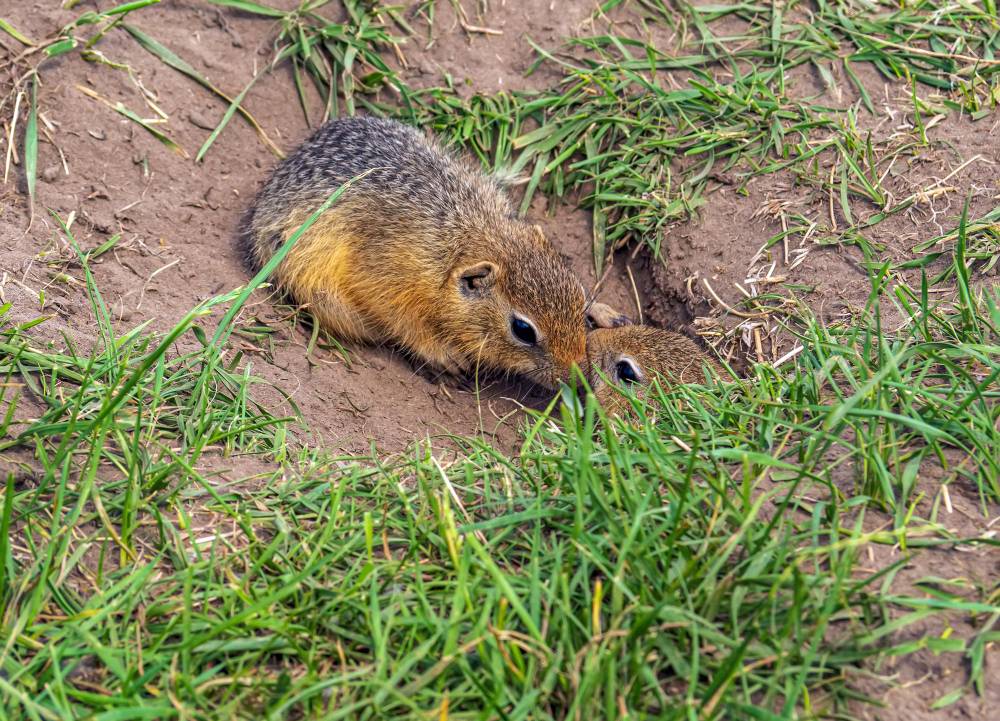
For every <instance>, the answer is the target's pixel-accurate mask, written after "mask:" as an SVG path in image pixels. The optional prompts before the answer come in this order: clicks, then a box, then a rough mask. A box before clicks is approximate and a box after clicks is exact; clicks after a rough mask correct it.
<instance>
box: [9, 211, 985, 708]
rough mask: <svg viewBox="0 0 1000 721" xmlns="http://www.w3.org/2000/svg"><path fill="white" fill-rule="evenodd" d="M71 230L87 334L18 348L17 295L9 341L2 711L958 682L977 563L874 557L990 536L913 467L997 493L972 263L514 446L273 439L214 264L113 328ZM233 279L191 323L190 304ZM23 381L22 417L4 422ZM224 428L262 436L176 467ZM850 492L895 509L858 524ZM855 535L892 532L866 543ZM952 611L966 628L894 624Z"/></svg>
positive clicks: (795, 690)
mask: <svg viewBox="0 0 1000 721" xmlns="http://www.w3.org/2000/svg"><path fill="white" fill-rule="evenodd" d="M67 231H68V229H67ZM967 236H968V233H967V228H966V227H965V226H962V227H960V228H959V231H958V234H957V237H958V239H959V240H958V243H957V247H956V254H955V257H954V260H953V263H954V264H955V265H956V267H957V266H958V265H959V264H961V263H962V252H963V247H964V245H965V242H966V238H967ZM70 237H71V236H70ZM74 245H75V242H74ZM79 257H80V262H81V264H82V266H83V269H84V273H85V277H86V278H87V282H88V288H89V294H90V300H91V305H92V308H93V312H94V316H95V320H96V321H97V323H98V327H99V328H100V331H101V341H100V343H99V345H98V347H97V348H96V349H95V350H94V352H93V353H91V354H87V355H84V354H81V353H79V352H78V351H76V350H74V349H73V348H72V347H71V346H67V347H66V348H65V349H59V348H54V347H49V348H39V347H37V343H36V342H35V341H33V339H32V334H33V333H34V327H33V325H32V324H22V325H19V326H18V325H10V324H8V326H7V327H6V328H5V329H4V330H3V331H2V340H0V378H3V379H5V382H4V383H3V386H2V389H3V393H4V398H3V401H4V402H5V404H6V407H7V408H8V409H11V410H9V411H8V412H7V413H6V414H5V419H4V426H3V430H4V431H5V434H6V435H7V436H8V438H9V440H7V441H5V442H4V443H3V445H2V447H0V452H4V451H7V452H9V451H11V450H12V449H15V448H21V449H24V450H25V451H27V452H30V453H31V454H32V456H33V458H34V462H33V464H32V465H34V464H37V467H38V468H39V472H38V473H37V474H35V475H33V476H32V479H33V480H31V481H29V482H25V480H23V479H22V480H20V481H18V480H15V478H14V476H11V477H10V480H9V481H8V485H7V490H6V492H5V493H4V513H3V516H2V526H3V528H0V531H2V533H0V537H3V538H4V539H6V544H5V546H4V547H3V548H2V549H0V550H2V551H3V557H2V558H0V567H2V569H3V577H2V584H0V598H2V607H3V609H4V611H3V616H2V624H3V625H2V628H3V635H2V639H3V647H2V648H3V651H2V653H0V671H2V674H0V694H2V697H3V699H4V708H5V709H6V710H5V712H4V713H5V714H6V715H5V718H13V719H20V718H31V719H37V718H78V717H83V716H87V715H88V714H91V716H87V717H92V718H97V719H121V718H171V717H182V716H183V717H185V718H205V719H212V718H220V719H221V718H248V719H249V718H275V719H278V718H288V717H300V716H306V717H322V718H331V719H332V718H384V717H393V718H399V717H414V718H417V717H419V718H423V717H426V716H427V715H428V714H445V713H446V714H447V715H448V716H449V717H460V718H464V717H470V718H471V717H477V718H478V717H500V718H511V719H516V718H575V717H577V716H579V715H582V714H583V713H584V712H585V711H586V712H587V713H591V714H593V713H595V710H596V709H599V713H600V714H601V715H602V716H603V717H607V718H612V717H617V716H618V715H619V714H620V713H622V711H623V710H625V711H627V712H628V713H630V714H633V715H637V716H640V717H642V716H649V717H657V718H692V717H697V718H787V717H789V715H790V714H793V713H794V714H797V715H798V717H805V718H813V717H818V716H825V715H830V714H835V715H836V714H842V713H845V712H846V708H847V707H846V704H847V702H848V701H849V700H851V699H852V698H855V697H856V696H857V693H856V691H854V690H853V689H852V684H851V683H850V681H851V679H852V678H854V677H856V676H857V675H859V674H861V673H863V672H862V671H861V669H860V665H861V664H862V663H863V662H865V661H866V660H872V661H874V660H876V659H878V658H885V657H887V656H893V655H899V656H902V655H905V654H908V653H911V652H913V651H915V650H917V649H919V648H925V647H926V648H931V649H932V650H935V651H936V652H939V653H948V654H958V655H960V656H962V657H964V658H966V659H968V661H969V662H970V664H972V665H971V668H973V669H976V668H978V672H976V673H973V674H972V675H971V676H970V677H969V678H968V680H967V681H966V682H965V683H964V684H960V685H959V686H958V687H957V691H958V692H959V693H961V692H967V691H968V692H975V691H974V689H977V688H978V689H979V690H980V692H981V688H982V683H983V675H982V674H983V665H982V663H983V655H984V654H985V648H986V645H987V644H988V643H989V642H991V641H996V640H998V637H1000V631H997V630H994V628H993V626H994V624H995V619H996V618H997V614H1000V606H997V605H996V598H995V594H996V590H997V589H988V588H984V589H980V590H979V591H978V592H977V591H975V590H974V589H972V590H970V589H968V588H963V587H961V586H959V587H956V588H952V589H948V588H945V589H943V590H942V589H941V588H939V586H940V582H939V581H938V580H934V579H928V580H927V583H928V584H930V587H933V588H934V589H935V593H934V594H933V595H931V596H925V595H909V594H905V593H900V592H897V591H895V590H894V589H893V586H892V580H893V577H894V575H895V574H896V572H897V571H898V570H899V569H900V568H901V567H902V566H903V565H904V564H905V563H906V561H907V559H908V557H909V554H913V553H918V552H919V549H921V548H924V547H928V546H934V547H937V546H946V547H956V546H962V545H968V544H973V545H975V544H987V545H996V541H995V540H994V539H990V538H986V537H984V538H979V539H976V538H959V537H955V536H954V535H953V534H952V533H950V532H949V531H947V530H946V527H945V526H944V525H943V524H942V523H941V522H940V521H939V520H938V518H937V513H938V508H939V505H940V497H937V498H933V499H929V500H931V503H927V502H926V501H927V500H928V499H921V494H924V493H926V492H927V491H926V489H921V488H918V486H917V485H916V483H915V482H916V481H917V479H919V478H922V477H924V476H925V475H926V474H927V472H928V470H931V469H934V470H936V471H937V472H938V475H939V478H940V481H939V482H938V484H937V485H936V488H937V489H938V491H932V493H933V492H936V493H938V494H940V492H941V491H940V488H941V487H942V486H945V485H956V484H959V485H965V486H966V487H969V488H973V489H976V491H977V493H978V494H979V496H980V498H981V501H982V503H983V506H984V508H986V507H990V504H995V503H996V502H997V501H998V500H1000V486H998V478H997V471H998V469H997V463H996V458H997V456H996V454H995V450H996V448H997V447H998V445H1000V444H998V439H997V418H998V417H1000V405H998V403H997V399H998V394H1000V391H998V390H997V387H998V384H997V382H996V381H997V378H998V376H1000V360H998V359H1000V346H998V345H997V338H998V333H997V328H998V326H1000V297H998V296H997V294H996V293H995V291H994V292H992V294H991V293H990V292H985V293H976V292H975V291H974V290H972V289H971V288H968V287H965V289H964V290H962V288H960V289H959V293H958V295H959V296H960V297H961V298H962V299H963V301H964V302H963V303H955V302H954V301H951V300H949V301H940V302H938V303H936V304H933V305H932V304H931V303H930V301H929V300H928V297H927V294H926V293H921V292H919V291H913V290H911V289H909V288H907V287H905V286H903V285H895V286H892V287H890V286H888V285H887V284H886V278H887V277H888V275H887V272H886V271H887V270H888V269H887V268H885V269H883V272H881V273H878V274H876V275H875V276H874V277H873V292H872V296H871V300H870V303H869V305H868V307H867V308H866V312H865V316H866V317H867V318H869V319H871V322H868V323H862V324H855V325H853V326H850V327H843V328H837V327H823V326H821V325H819V324H818V323H816V322H815V321H809V322H807V323H805V324H804V325H803V326H802V327H801V328H800V329H799V331H798V332H799V333H800V336H801V340H802V343H803V347H804V349H803V351H802V352H801V353H800V354H799V355H798V357H797V358H796V360H795V364H794V367H792V366H791V365H789V366H788V367H785V368H782V369H777V370H776V369H773V368H770V367H766V366H759V367H757V368H756V370H755V372H754V376H753V377H752V378H751V379H749V380H748V381H745V382H739V383H728V384H727V383H720V384H717V385H715V386H711V387H702V386H686V387H680V388H677V389H676V390H674V391H672V392H670V393H662V392H661V393H660V395H659V397H658V398H655V399H653V400H651V401H650V403H651V405H649V406H646V405H643V404H640V403H639V402H638V401H635V403H636V404H637V405H636V410H637V412H638V418H639V420H638V421H636V422H634V423H622V422H619V421H613V420H611V419H608V418H605V417H603V415H602V414H603V412H602V411H600V410H599V409H598V408H595V407H594V405H593V404H592V403H590V404H589V405H588V407H587V411H586V413H585V414H584V416H583V417H577V416H575V415H573V414H571V413H569V412H568V411H559V410H558V409H557V410H556V411H555V412H556V414H557V416H559V414H560V413H561V416H560V422H559V423H558V424H552V423H550V422H549V421H548V420H546V417H545V416H540V417H538V419H537V420H536V421H532V423H531V425H530V427H529V428H527V429H526V435H525V440H524V444H523V446H522V448H521V450H520V452H519V453H517V454H515V455H514V456H512V457H508V456H505V455H504V454H503V453H501V452H499V451H497V450H495V449H493V448H491V447H490V446H488V445H485V444H483V443H481V442H479V441H475V440H462V439H454V440H456V441H457V442H458V443H459V444H460V445H461V446H462V447H464V449H465V450H464V452H463V454H462V457H461V458H460V459H459V460H457V461H454V462H452V463H450V464H448V465H447V466H444V465H442V464H441V463H440V462H439V461H438V460H437V459H436V457H435V456H434V455H432V453H431V448H429V447H418V448H415V449H414V451H413V452H412V453H411V454H406V455H403V456H399V457H394V458H370V459H349V458H335V457H329V456H327V455H326V453H325V452H324V451H323V450H322V449H315V448H314V449H307V448H299V450H298V451H296V450H294V449H295V448H298V446H297V445H296V444H294V443H292V444H290V443H289V437H288V432H289V426H288V419H284V418H278V417H275V416H274V415H272V414H271V413H269V412H268V411H267V410H264V409H261V408H258V407H256V406H255V405H254V404H253V403H252V402H251V401H250V400H249V399H250V397H251V393H250V387H251V386H252V384H253V383H254V382H255V379H254V378H253V376H252V374H251V373H249V372H248V371H243V372H240V371H238V370H237V369H236V362H235V361H234V362H233V363H231V364H226V365H223V364H221V363H220V362H219V361H220V356H219V354H218V350H217V349H218V348H219V347H220V346H219V345H217V342H218V341H219V340H221V339H224V338H225V337H226V336H227V335H228V333H229V332H230V330H231V326H230V325H229V322H230V321H231V319H232V318H233V317H234V313H235V309H236V308H238V307H239V300H238V296H237V294H236V293H235V292H234V293H229V294H224V295H222V296H219V297H217V298H214V299H212V300H210V301H208V302H206V303H204V304H202V305H201V306H199V307H197V308H196V309H194V310H192V311H191V313H189V314H187V315H186V316H185V317H184V318H183V319H182V320H181V321H180V322H179V323H178V325H177V326H176V327H174V328H173V329H172V330H170V331H169V332H167V333H166V334H164V335H163V336H154V335H151V334H149V333H147V332H145V331H144V329H143V328H141V327H140V328H137V329H135V330H133V331H131V332H128V333H125V334H124V335H122V336H117V337H116V336H115V335H114V332H113V329H112V327H111V326H110V324H109V322H108V319H107V318H108V316H107V310H106V308H105V306H104V303H103V301H102V299H101V296H100V293H99V292H98V290H97V287H96V285H95V284H94V282H93V279H92V276H91V275H90V273H89V268H88V261H87V255H86V254H85V253H83V252H81V253H80V255H79ZM956 275H957V276H958V277H959V278H960V279H961V278H964V277H965V273H963V272H962V271H961V270H958V269H957V270H956ZM924 290H926V286H925V287H924ZM241 297H245V293H244V294H242V296H241ZM234 302H235V304H234ZM886 302H892V303H894V304H896V305H897V306H898V307H899V309H901V310H902V311H903V312H904V313H906V314H907V315H908V317H909V319H910V322H909V323H907V324H906V325H905V328H906V330H905V331H904V332H902V333H901V334H898V335H893V334H888V333H885V332H880V330H879V328H878V324H877V320H876V319H877V318H878V306H879V304H880V303H886ZM227 304H233V305H231V307H230V312H229V313H227V314H226V317H225V320H224V321H223V322H222V323H221V324H219V325H218V326H217V330H216V331H215V334H214V338H215V340H216V343H213V342H208V341H207V340H206V339H207V334H206V333H205V332H204V331H202V330H200V327H199V326H198V325H197V323H196V321H197V319H198V318H203V317H205V314H206V312H207V311H208V310H209V309H210V308H212V307H214V306H219V307H221V306H224V305H227ZM3 312H4V313H5V314H6V313H8V312H9V309H8V308H4V309H3ZM29 326H30V327H29ZM191 349H193V350H191ZM18 378H19V379H21V380H22V382H24V383H25V385H26V388H28V389H30V390H31V394H32V396H33V397H34V398H36V399H38V400H41V401H42V402H43V403H44V410H43V412H42V413H41V414H40V415H39V416H38V417H37V418H35V419H32V420H29V421H24V420H21V421H17V420H14V419H15V418H16V417H17V414H16V401H17V396H16V395H12V392H11V391H10V390H9V389H10V388H11V387H15V386H14V384H13V381H14V379H18ZM13 393H15V394H16V390H15V391H14V392H13ZM247 453H253V454H255V455H258V454H261V453H263V454H264V456H265V457H270V458H272V459H274V460H275V461H277V462H278V463H277V464H276V465H272V466H271V467H272V468H273V470H265V471H263V472H261V473H258V474H257V475H255V476H254V477H253V478H249V479H247V480H246V481H243V482H235V483H234V482H222V481H221V479H220V478H218V477H215V476H214V474H209V473H207V472H205V471H204V470H199V468H201V467H204V466H205V465H206V462H207V463H208V464H209V466H210V467H214V468H220V469H221V468H223V467H225V466H227V465H229V464H232V463H237V464H238V462H239V458H240V457H241V455H243V454H247ZM227 458H228V459H230V460H226V459H227ZM238 467H239V466H238V465H237V469H238ZM921 500H924V501H925V502H924V503H923V504H922V505H921V504H920V501H921ZM872 504H874V507H875V508H879V507H881V508H885V509H887V510H888V511H889V518H890V519H891V523H889V524H888V525H885V524H884V523H883V524H881V527H880V528H879V529H877V530H874V531H868V530H866V528H865V525H864V519H865V517H866V515H868V514H869V513H871V512H872V511H870V510H866V509H867V508H868V507H870V506H872ZM992 507H995V506H992ZM920 509H925V510H920ZM927 509H929V513H928V511H927ZM872 544H889V545H895V544H899V545H900V546H901V547H902V548H903V549H905V552H904V553H903V554H902V555H901V556H900V557H899V560H898V561H896V562H895V563H893V564H891V565H889V566H886V567H883V568H880V569H879V570H877V571H874V572H873V571H871V570H863V568H862V566H861V565H860V564H859V557H860V554H861V553H862V552H864V551H865V549H866V548H867V547H868V546H870V545H872ZM890 609H896V610H897V614H898V612H899V611H900V610H902V611H904V612H905V613H904V615H903V616H902V617H897V618H893V617H892V616H890ZM943 613H951V614H958V615H964V616H968V617H971V619H972V622H973V624H974V626H975V627H976V628H977V629H978V630H977V632H976V633H975V634H974V635H973V636H972V637H971V638H958V637H952V636H950V632H948V631H947V628H948V626H947V624H946V625H945V626H944V627H943V628H942V630H940V631H939V632H937V633H932V634H924V635H923V636H921V637H920V638H919V639H918V640H916V641H908V642H905V643H901V644H897V645H893V643H892V641H891V639H892V638H893V636H892V633H893V632H895V631H899V630H901V629H903V628H905V627H906V626H907V625H909V624H912V623H916V622H918V621H923V620H925V619H927V618H928V617H934V616H936V615H938V614H943ZM991 619H992V620H991ZM977 664H978V665H977ZM970 690H971V691H970ZM945 700H948V699H945ZM442 709H446V711H442Z"/></svg>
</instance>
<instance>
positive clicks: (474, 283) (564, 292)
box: [449, 219, 586, 388]
mask: <svg viewBox="0 0 1000 721" xmlns="http://www.w3.org/2000/svg"><path fill="white" fill-rule="evenodd" d="M502 225H503V227H501V228H491V229H490V230H489V232H488V233H487V234H486V235H487V237H489V239H490V240H489V242H488V243H487V244H485V245H484V244H481V243H476V242H472V243H469V244H468V246H467V247H468V248H469V251H468V252H467V253H465V254H463V257H462V258H460V259H459V261H458V262H457V263H455V264H454V266H453V269H452V273H451V276H450V280H449V282H450V283H451V284H452V287H453V289H454V293H455V295H456V296H457V298H458V307H459V308H460V311H459V313H458V314H457V315H458V316H459V317H458V318H454V319H452V320H453V321H454V322H455V323H454V325H455V326H458V327H456V328H455V331H456V332H455V333H454V334H453V335H455V336H456V337H458V338H460V350H461V351H462V352H463V353H464V355H465V356H466V361H467V364H468V366H469V367H471V368H474V367H476V366H477V365H481V366H482V367H484V368H495V369H500V370H504V371H508V372H511V373H516V374H518V375H522V376H524V377H526V378H528V379H530V380H532V381H534V382H536V383H538V384H540V385H543V386H546V387H549V388H555V387H556V386H557V385H558V383H559V381H560V380H568V379H569V376H570V371H571V368H572V367H573V365H574V364H579V363H581V362H582V361H583V359H584V356H585V350H586V328H585V323H584V292H583V286H582V285H581V284H580V281H579V280H577V279H576V277H575V276H574V275H573V273H572V271H570V270H569V268H567V267H566V265H565V264H564V263H563V262H562V260H561V258H560V257H559V256H558V255H557V254H556V252H555V250H553V248H552V246H551V245H549V243H548V241H547V240H546V239H545V237H544V235H543V234H542V231H541V229H540V228H539V227H538V226H532V225H528V224H526V223H522V222H520V221H518V220H516V219H507V220H505V221H504V222H503V224H502ZM498 231H499V233H498ZM498 237H499V240H500V242H499V243H498V242H497V240H498ZM487 249H488V250H489V252H486V251H487ZM498 251H499V252H498Z"/></svg>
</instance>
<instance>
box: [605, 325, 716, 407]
mask: <svg viewBox="0 0 1000 721" xmlns="http://www.w3.org/2000/svg"><path fill="white" fill-rule="evenodd" d="M622 361H629V362H631V363H633V364H634V365H635V366H636V367H637V368H638V370H639V372H640V378H639V382H638V383H632V384H628V385H630V386H631V390H633V391H634V392H635V393H636V394H637V395H639V396H642V395H643V394H644V393H645V391H646V390H647V389H648V388H649V385H650V383H652V381H653V380H654V379H656V378H659V380H660V383H661V385H662V386H663V387H665V388H666V387H669V386H670V385H671V384H676V383H704V382H705V367H706V366H708V367H710V368H711V369H713V370H714V371H715V372H716V373H718V374H721V373H722V368H721V366H720V365H719V364H718V362H716V361H715V360H714V359H712V358H710V357H709V356H708V355H707V354H706V353H705V352H704V351H702V350H701V348H699V347H698V345H697V344H696V343H695V342H694V341H692V340H691V339H690V338H688V337H687V336H683V335H681V334H679V333H673V332H671V331H667V330H662V329H660V328H652V327H650V326H644V325H625V326H621V327H616V328H598V329H596V330H592V331H591V332H590V333H588V334H587V369H586V372H587V380H588V382H589V383H590V387H591V388H592V389H593V391H594V395H595V396H596V397H597V400H598V401H599V402H600V403H601V405H602V406H604V408H605V409H606V410H607V411H608V412H609V413H612V414H616V413H617V414H621V413H622V412H625V411H627V410H628V408H629V405H628V402H627V400H626V398H625V397H624V396H623V395H622V393H621V392H620V391H619V390H618V389H617V388H615V385H617V386H619V387H623V386H625V385H626V384H625V383H623V382H622V381H621V379H620V378H619V372H620V371H619V367H618V364H619V363H620V362H622Z"/></svg>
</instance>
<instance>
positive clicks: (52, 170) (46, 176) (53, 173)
mask: <svg viewBox="0 0 1000 721" xmlns="http://www.w3.org/2000/svg"><path fill="white" fill-rule="evenodd" d="M60 170H61V168H60V167H59V166H58V165H47V166H46V167H45V169H44V170H43V171H42V180H44V181H45V182H46V183H54V182H55V181H56V178H58V177H59V171H60Z"/></svg>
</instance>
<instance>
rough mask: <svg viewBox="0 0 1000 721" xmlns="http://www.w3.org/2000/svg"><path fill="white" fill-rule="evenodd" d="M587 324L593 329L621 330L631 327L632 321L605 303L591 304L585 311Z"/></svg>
mask: <svg viewBox="0 0 1000 721" xmlns="http://www.w3.org/2000/svg"><path fill="white" fill-rule="evenodd" d="M587 324H588V326H589V327H590V328H591V329H593V328H621V327H622V326H624V325H632V319H631V318H629V317H628V316H627V315H625V314H624V313H619V312H618V311H617V310H615V309H614V308H612V307H611V306H610V305H607V304H606V303H591V304H590V308H588V309H587Z"/></svg>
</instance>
